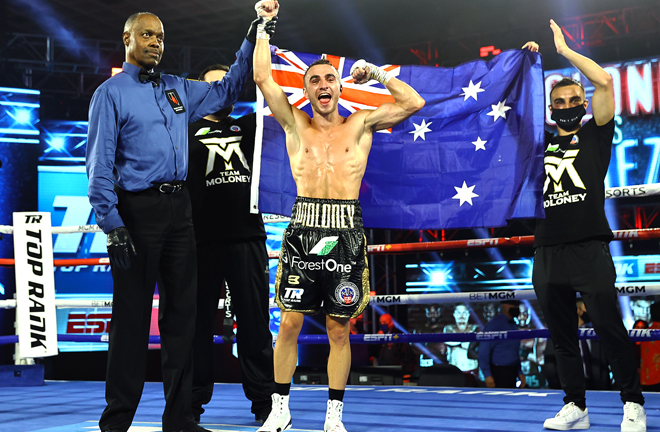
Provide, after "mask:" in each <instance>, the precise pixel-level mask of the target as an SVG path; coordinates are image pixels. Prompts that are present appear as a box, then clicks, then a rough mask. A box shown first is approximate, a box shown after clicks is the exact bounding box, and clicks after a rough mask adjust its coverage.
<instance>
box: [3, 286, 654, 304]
mask: <svg viewBox="0 0 660 432" xmlns="http://www.w3.org/2000/svg"><path fill="white" fill-rule="evenodd" d="M615 287H616V290H617V293H618V294H619V295H622V296H629V297H632V296H646V295H660V283H648V284H643V285H629V284H626V283H618V284H615ZM500 288H502V287H500ZM520 288H521V289H517V290H512V289H499V290H498V287H494V289H493V290H490V291H479V292H448V293H433V294H390V295H375V296H371V297H370V299H369V302H370V303H375V304H381V305H386V306H392V305H412V304H430V303H470V302H488V301H502V300H534V299H536V293H535V292H534V290H533V289H531V288H532V287H531V286H521V287H520ZM223 300H224V299H220V301H219V303H218V309H222V308H223V307H224V301H223ZM15 307H16V300H15V299H9V300H0V309H12V308H15ZM55 307H58V308H112V299H107V300H102V299H94V300H71V299H59V300H55ZM153 307H154V308H158V300H154V302H153ZM270 308H271V309H278V306H277V305H276V304H275V302H274V301H273V300H271V303H270Z"/></svg>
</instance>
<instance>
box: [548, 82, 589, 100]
mask: <svg viewBox="0 0 660 432" xmlns="http://www.w3.org/2000/svg"><path fill="white" fill-rule="evenodd" d="M572 85H576V86H578V87H580V88H581V89H582V94H583V95H584V96H585V97H586V96H587V94H586V93H585V91H584V86H583V85H582V83H581V82H580V81H578V80H576V79H573V78H568V77H563V78H562V79H560V80H559V81H557V82H556V83H554V84H553V85H552V89H551V90H550V98H551V99H552V92H553V91H555V89H556V88H560V87H568V86H572ZM551 102H552V101H551Z"/></svg>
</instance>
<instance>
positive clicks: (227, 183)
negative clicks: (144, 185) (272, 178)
mask: <svg viewBox="0 0 660 432" xmlns="http://www.w3.org/2000/svg"><path fill="white" fill-rule="evenodd" d="M228 70H229V68H228V67H227V66H225V65H213V66H210V67H208V68H207V69H206V70H205V71H204V72H202V74H201V75H200V77H199V79H200V80H202V81H206V82H214V81H219V80H221V79H222V78H223V76H224V75H225V74H226V73H227V71H228ZM232 110H233V106H231V107H229V108H227V109H224V110H222V111H219V112H217V113H215V114H212V115H209V116H206V117H204V118H203V119H201V120H199V121H197V122H195V123H192V124H191V125H190V128H189V133H188V141H189V148H190V168H189V170H188V179H187V181H186V187H187V188H188V190H189V191H190V199H191V202H192V209H193V225H194V228H195V238H196V241H197V264H198V265H197V274H198V293H197V323H196V330H195V340H194V346H193V361H194V373H193V398H192V404H193V412H194V414H195V418H196V419H197V420H198V421H199V417H200V415H201V414H202V413H203V412H204V409H203V408H202V405H205V404H207V403H208V402H209V401H210V400H211V396H212V395H213V364H214V362H213V334H214V329H215V328H216V326H215V323H216V316H217V314H218V300H219V298H220V295H221V292H222V288H223V287H224V285H225V281H226V282H227V285H228V287H229V289H230V292H231V308H232V309H233V311H234V313H235V315H236V322H237V334H236V341H237V344H238V361H239V364H240V368H241V374H242V378H243V390H244V391H245V396H246V397H247V398H248V399H250V400H251V401H252V412H253V413H254V415H255V420H256V421H257V422H260V423H263V421H264V420H265V419H266V418H267V417H268V414H269V413H270V408H271V397H270V396H271V394H272V392H273V388H274V381H273V341H272V336H271V333H270V328H269V321H270V315H269V310H268V309H269V308H268V300H269V285H268V253H267V251H266V244H265V242H266V231H265V230H264V223H263V220H262V218H261V215H260V214H251V213H250V176H251V175H252V172H251V166H250V165H251V163H252V154H253V152H254V133H255V127H256V116H255V115H254V114H251V115H246V116H244V117H241V118H238V119H234V118H232V117H230V116H229V114H230V113H231V112H232Z"/></svg>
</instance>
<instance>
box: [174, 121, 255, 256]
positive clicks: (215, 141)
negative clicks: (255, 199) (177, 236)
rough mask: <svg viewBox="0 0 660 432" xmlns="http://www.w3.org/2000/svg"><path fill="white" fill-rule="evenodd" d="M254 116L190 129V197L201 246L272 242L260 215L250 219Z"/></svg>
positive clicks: (207, 123) (211, 122) (196, 234)
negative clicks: (249, 241) (256, 239)
mask: <svg viewBox="0 0 660 432" xmlns="http://www.w3.org/2000/svg"><path fill="white" fill-rule="evenodd" d="M255 127H256V116H255V115H254V114H252V115H247V116H244V117H241V118H239V119H234V118H231V117H229V118H227V119H224V120H223V121H221V122H213V121H209V120H206V119H202V120H199V121H197V122H195V123H192V124H191V125H190V126H189V128H188V147H189V155H190V159H189V164H188V178H187V180H186V187H187V188H188V190H189V192H190V199H191V201H192V209H193V224H194V225H195V237H196V239H197V242H199V243H202V242H208V241H221V242H224V241H227V242H232V241H237V240H247V239H253V238H263V239H265V238H266V231H265V230H264V224H263V220H262V218H261V215H260V214H252V213H250V180H251V178H252V167H251V165H252V155H253V154H254V132H255Z"/></svg>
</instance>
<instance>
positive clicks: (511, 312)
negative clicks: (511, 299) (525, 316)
mask: <svg viewBox="0 0 660 432" xmlns="http://www.w3.org/2000/svg"><path fill="white" fill-rule="evenodd" d="M509 315H511V318H516V317H517V316H518V315H520V308H519V307H515V306H514V307H511V308H509Z"/></svg>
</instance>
